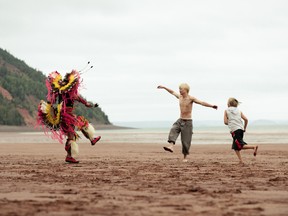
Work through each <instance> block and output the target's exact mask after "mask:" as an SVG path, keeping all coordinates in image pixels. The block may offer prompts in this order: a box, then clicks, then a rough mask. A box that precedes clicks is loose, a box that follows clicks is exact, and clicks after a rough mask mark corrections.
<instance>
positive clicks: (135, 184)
mask: <svg viewBox="0 0 288 216" xmlns="http://www.w3.org/2000/svg"><path fill="white" fill-rule="evenodd" d="M106 135H108V134H106ZM11 136H12V137H14V140H15V142H9V143H5V142H4V143H3V142H1V143H0V156H1V161H0V182H1V184H0V215H1V216H2V215H29V216H32V215H41V216H42V215H44V216H45V215H55V216H59V215H61V216H66V215H67V216H68V215H69V216H71V215H74V216H76V215H129V216H130V215H160V216H162V215H163V216H167V215H174V216H175V215H187V216H188V215H226V216H230V215H231V216H232V215H283V216H284V215H288V145H287V144H273V143H271V144H263V145H259V151H258V155H257V156H256V157H254V156H253V151H251V150H246V151H243V152H242V156H243V159H244V161H245V163H246V164H245V165H239V164H238V161H237V157H236V155H235V153H234V152H233V151H232V150H231V149H230V148H231V146H230V144H223V145H221V144H219V145H209V144H207V145H197V144H194V145H193V144H192V147H191V154H190V157H189V162H187V163H183V162H182V154H181V148H180V145H178V144H177V145H176V149H175V152H174V153H168V152H165V151H163V145H162V144H159V143H155V144H153V143H149V144H148V143H120V142H119V143H106V142H105V139H103V141H100V142H99V143H97V144H96V145H95V146H91V145H90V144H89V143H85V142H82V143H80V146H79V147H80V155H79V160H80V163H79V164H67V163H65V162H64V159H65V151H64V146H63V145H61V144H58V143H55V142H50V143H49V142H48V143H41V139H39V140H38V141H39V142H36V141H37V137H36V138H35V139H36V141H35V140H34V141H33V142H29V143H25V142H24V143H23V137H24V135H23V136H22V135H20V134H19V133H2V137H6V138H7V137H11ZM164 141H165V140H164ZM163 144H165V142H163Z"/></svg>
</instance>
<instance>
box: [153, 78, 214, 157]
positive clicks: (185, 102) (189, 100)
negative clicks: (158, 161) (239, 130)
mask: <svg viewBox="0 0 288 216" xmlns="http://www.w3.org/2000/svg"><path fill="white" fill-rule="evenodd" d="M158 89H165V90H166V91H167V92H169V93H170V94H172V95H174V96H175V97H176V98H177V99H179V105H180V118H179V119H178V120H177V121H176V122H175V123H174V124H173V126H172V128H171V130H170V133H169V137H168V143H170V145H169V146H167V147H164V150H165V151H169V152H173V151H174V150H173V146H174V145H175V143H176V139H177V138H178V136H179V134H180V133H181V142H182V153H183V155H184V159H183V162H187V158H186V157H187V155H189V149H190V146H191V140H192V134H193V124H192V107H193V103H196V104H200V105H202V106H206V107H211V108H213V109H217V106H216V105H211V104H209V103H206V102H203V101H200V100H198V99H196V98H195V97H193V96H190V95H189V94H188V93H189V90H190V87H189V85H188V84H186V83H183V84H181V85H180V86H179V94H178V93H176V92H175V91H173V90H171V89H169V88H166V87H164V86H161V85H160V86H158Z"/></svg>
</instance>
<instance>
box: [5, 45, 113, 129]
mask: <svg viewBox="0 0 288 216" xmlns="http://www.w3.org/2000/svg"><path fill="white" fill-rule="evenodd" d="M45 79H46V77H45V75H44V74H43V73H42V72H40V71H37V70H35V69H33V68H31V67H29V66H28V65H27V64H26V63H25V62H24V61H22V60H19V59H17V58H15V57H14V56H12V55H11V54H10V53H8V52H7V51H6V50H3V49H1V48H0V125H15V126H33V125H34V124H35V122H36V115H37V108H38V104H39V102H40V100H46V95H47V89H46V86H45ZM75 112H76V114H78V115H83V116H85V117H86V118H88V119H89V120H90V121H91V122H92V123H94V124H107V125H108V124H110V122H109V119H108V116H107V115H106V114H105V113H104V112H103V111H102V110H101V108H99V107H98V108H86V107H85V106H83V105H82V104H80V103H77V104H76V109H75Z"/></svg>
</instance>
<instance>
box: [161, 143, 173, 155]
mask: <svg viewBox="0 0 288 216" xmlns="http://www.w3.org/2000/svg"><path fill="white" fill-rule="evenodd" d="M163 148H164V150H165V151H169V152H171V153H173V145H170V146H164V147H163Z"/></svg>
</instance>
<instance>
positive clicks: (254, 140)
mask: <svg viewBox="0 0 288 216" xmlns="http://www.w3.org/2000/svg"><path fill="white" fill-rule="evenodd" d="M169 130H170V128H168V127H167V128H139V129H125V130H99V131H97V133H98V134H99V135H101V136H102V140H103V141H105V142H107V143H109V142H110V143H121V142H125V143H155V144H166V143H167V138H168V134H169ZM244 140H245V141H246V142H247V143H248V144H273V143H275V144H288V126H282V125H281V126H253V127H249V128H248V129H247V132H246V133H245V134H244ZM177 143H181V135H179V137H178V139H177V142H176V144H177ZM231 143H232V137H231V134H230V132H229V130H228V128H227V127H224V126H223V127H221V126H217V127H215V126H209V127H208V126H200V127H194V130H193V136H192V144H231Z"/></svg>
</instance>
